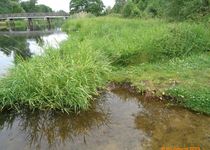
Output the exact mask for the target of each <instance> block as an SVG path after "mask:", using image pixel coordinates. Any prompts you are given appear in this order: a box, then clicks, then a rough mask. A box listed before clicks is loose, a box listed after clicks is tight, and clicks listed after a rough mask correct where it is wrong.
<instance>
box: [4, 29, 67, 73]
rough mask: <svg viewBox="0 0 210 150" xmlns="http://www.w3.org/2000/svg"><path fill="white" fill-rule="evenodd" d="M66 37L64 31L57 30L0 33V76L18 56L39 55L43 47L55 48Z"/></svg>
mask: <svg viewBox="0 0 210 150" xmlns="http://www.w3.org/2000/svg"><path fill="white" fill-rule="evenodd" d="M67 37H68V36H67V34H66V33H64V32H61V31H59V30H54V31H47V32H41V31H34V32H19V31H18V32H12V33H9V32H8V33H7V34H3V33H2V34H0V76H2V75H4V74H5V73H6V72H7V71H8V69H9V68H11V67H12V66H14V64H15V63H16V60H17V59H18V58H20V57H21V58H23V59H27V58H30V57H33V56H35V55H41V54H42V53H43V52H44V48H47V47H49V46H51V47H54V48H57V47H58V46H59V43H60V42H62V41H64V40H66V39H67Z"/></svg>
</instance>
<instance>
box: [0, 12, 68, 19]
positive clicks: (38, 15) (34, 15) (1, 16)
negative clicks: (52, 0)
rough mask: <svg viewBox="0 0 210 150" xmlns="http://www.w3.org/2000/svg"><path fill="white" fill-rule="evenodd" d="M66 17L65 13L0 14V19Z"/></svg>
mask: <svg viewBox="0 0 210 150" xmlns="http://www.w3.org/2000/svg"><path fill="white" fill-rule="evenodd" d="M64 17H65V18H66V17H69V14H67V13H16V14H0V20H9V19H28V18H32V19H45V18H64Z"/></svg>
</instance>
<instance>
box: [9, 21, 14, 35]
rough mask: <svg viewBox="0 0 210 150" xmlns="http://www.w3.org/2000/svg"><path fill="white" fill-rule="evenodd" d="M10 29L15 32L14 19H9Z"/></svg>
mask: <svg viewBox="0 0 210 150" xmlns="http://www.w3.org/2000/svg"><path fill="white" fill-rule="evenodd" d="M8 28H9V31H10V32H12V31H14V30H15V22H14V19H8Z"/></svg>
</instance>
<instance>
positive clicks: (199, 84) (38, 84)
mask: <svg viewBox="0 0 210 150" xmlns="http://www.w3.org/2000/svg"><path fill="white" fill-rule="evenodd" d="M63 29H64V30H65V31H66V32H67V33H68V34H69V39H68V40H67V41H66V42H65V43H63V44H62V45H61V47H60V48H59V49H58V50H49V51H47V52H46V54H45V55H43V56H39V57H38V56H37V57H34V58H32V59H31V60H29V61H26V62H22V63H20V64H19V65H17V67H15V68H14V69H12V70H11V72H10V73H9V75H8V76H7V77H5V78H3V79H2V80H1V81H0V83H1V84H0V99H1V101H0V106H1V107H2V108H6V107H9V108H16V107H21V106H29V107H31V108H39V109H49V108H50V109H60V110H64V111H70V110H75V111H77V110H80V109H87V108H88V106H89V104H90V103H91V99H92V96H93V95H94V94H97V88H100V87H103V86H104V85H105V84H106V83H107V82H108V81H116V82H123V81H130V82H131V83H132V84H133V85H135V86H136V87H137V88H138V89H139V90H150V91H157V94H158V93H166V94H168V95H170V96H172V97H176V98H177V100H178V101H179V102H180V103H181V104H182V105H184V106H186V107H188V108H191V109H193V110H196V111H200V112H205V113H208V114H210V107H209V104H210V95H209V94H208V92H207V91H208V89H209V88H210V86H209V84H208V83H209V79H210V77H209V74H210V70H209V68H210V66H209V64H210V62H209V60H210V56H209V50H210V38H209V37H210V30H208V26H207V25H205V24H203V23H192V22H191V23H189V22H181V23H176V22H170V23H169V22H166V21H164V20H158V19H149V20H138V19H122V18H117V17H97V18H94V17H93V18H82V19H70V20H69V21H67V22H66V23H65V24H64V26H63ZM192 87H193V88H192ZM204 89H205V90H204ZM192 97H194V98H192Z"/></svg>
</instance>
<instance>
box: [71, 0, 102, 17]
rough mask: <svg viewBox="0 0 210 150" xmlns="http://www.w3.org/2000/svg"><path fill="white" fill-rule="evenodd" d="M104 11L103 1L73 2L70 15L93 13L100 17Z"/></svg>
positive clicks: (78, 0) (76, 0) (77, 0)
mask: <svg viewBox="0 0 210 150" xmlns="http://www.w3.org/2000/svg"><path fill="white" fill-rule="evenodd" d="M103 9H104V4H103V2H102V0H71V1H70V13H71V14H75V13H79V12H87V13H92V14H94V15H97V16H98V15H100V14H101V13H102V11H103Z"/></svg>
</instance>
